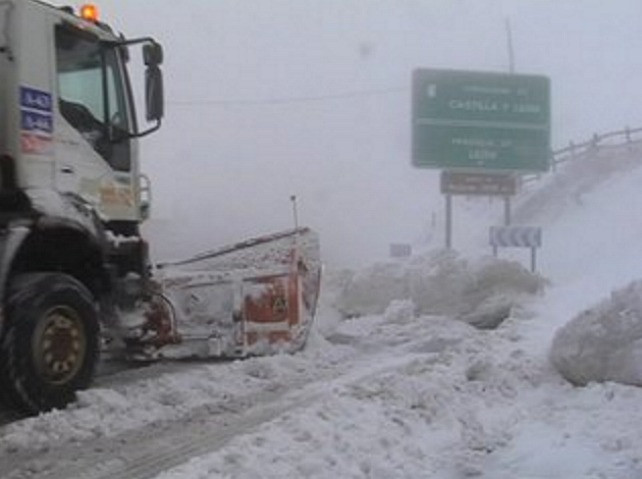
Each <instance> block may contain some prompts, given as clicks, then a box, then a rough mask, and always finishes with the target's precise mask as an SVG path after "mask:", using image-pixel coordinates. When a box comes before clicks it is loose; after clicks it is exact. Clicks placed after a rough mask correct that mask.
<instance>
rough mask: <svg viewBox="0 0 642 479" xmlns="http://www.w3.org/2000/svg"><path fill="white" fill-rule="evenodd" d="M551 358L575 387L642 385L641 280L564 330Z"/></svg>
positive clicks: (584, 314) (553, 345)
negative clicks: (600, 383) (592, 383)
mask: <svg viewBox="0 0 642 479" xmlns="http://www.w3.org/2000/svg"><path fill="white" fill-rule="evenodd" d="M550 356H551V361H552V362H553V364H554V365H555V367H556V368H557V369H558V371H559V372H560V374H562V375H563V376H564V377H565V378H567V379H568V380H569V381H571V382H572V383H574V384H582V385H583V384H587V383H589V382H590V381H617V382H621V383H625V384H636V385H639V386H642V281H634V282H632V283H631V284H629V285H628V286H627V287H625V288H623V289H621V290H618V291H615V292H613V293H612V294H611V297H610V298H609V299H606V300H604V301H602V302H601V303H599V304H598V305H597V306H595V307H593V308H591V309H588V310H586V311H583V312H582V313H580V314H579V315H578V316H576V317H575V318H574V319H573V320H572V321H570V322H569V323H568V324H566V325H565V326H564V327H562V328H561V329H560V330H559V331H558V332H557V333H556V335H555V338H554V340H553V344H552V347H551V353H550Z"/></svg>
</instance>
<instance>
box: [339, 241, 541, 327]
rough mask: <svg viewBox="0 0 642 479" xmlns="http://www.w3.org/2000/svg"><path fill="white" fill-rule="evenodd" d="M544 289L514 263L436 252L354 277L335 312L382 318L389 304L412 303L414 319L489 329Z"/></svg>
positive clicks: (539, 279) (366, 271)
mask: <svg viewBox="0 0 642 479" xmlns="http://www.w3.org/2000/svg"><path fill="white" fill-rule="evenodd" d="M543 286H544V280H543V279H542V278H541V277H539V276H538V275H535V274H531V273H530V272H528V271H527V270H525V269H524V268H523V267H522V266H521V265H519V264H518V263H516V262H512V261H505V260H500V259H496V258H492V257H484V258H481V259H477V260H474V261H473V260H467V259H464V258H462V257H460V255H459V254H458V253H456V252H454V251H448V250H437V251H433V252H431V253H429V254H426V255H422V256H415V257H411V258H409V259H408V260H406V261H398V262H389V263H377V264H375V265H373V266H371V267H369V268H366V269H364V270H362V271H359V272H357V273H355V274H354V275H353V276H352V278H351V279H350V280H349V281H347V284H346V285H345V287H344V289H343V291H342V293H341V294H340V296H339V298H338V299H337V309H338V310H339V311H340V312H341V313H342V314H343V315H344V316H346V317H351V316H359V315H365V314H382V313H383V312H384V311H385V310H386V308H387V307H388V305H389V304H390V303H391V302H392V301H394V300H411V301H412V302H413V303H414V304H415V305H416V308H417V313H419V314H428V315H446V316H454V317H457V318H458V319H461V320H464V321H466V322H468V323H470V324H473V325H475V326H477V327H480V328H494V327H497V325H498V324H499V323H501V322H502V321H503V320H504V319H506V318H507V317H508V316H509V315H510V311H511V309H512V308H513V307H514V306H515V305H516V304H518V303H519V302H520V301H521V300H522V299H523V298H524V297H525V296H528V295H534V294H537V293H538V292H540V291H542V289H543Z"/></svg>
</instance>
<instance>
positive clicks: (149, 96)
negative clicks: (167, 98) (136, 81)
mask: <svg viewBox="0 0 642 479" xmlns="http://www.w3.org/2000/svg"><path fill="white" fill-rule="evenodd" d="M145 106H146V109H147V112H146V113H147V115H146V116H147V121H158V122H160V120H161V119H162V118H163V114H164V113H165V102H164V98H163V73H162V72H161V69H160V68H158V66H157V65H154V64H152V65H148V67H147V70H146V72H145Z"/></svg>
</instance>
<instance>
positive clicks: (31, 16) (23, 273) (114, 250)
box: [0, 0, 320, 414]
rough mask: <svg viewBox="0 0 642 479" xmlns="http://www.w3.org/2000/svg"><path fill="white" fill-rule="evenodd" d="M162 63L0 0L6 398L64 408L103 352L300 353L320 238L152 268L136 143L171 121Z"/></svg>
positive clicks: (1, 368) (86, 27)
mask: <svg viewBox="0 0 642 479" xmlns="http://www.w3.org/2000/svg"><path fill="white" fill-rule="evenodd" d="M134 57H136V58H137V59H138V60H137V61H136V62H135V63H134ZM162 62H163V50H162V48H161V45H160V44H159V43H158V42H156V41H155V40H154V39H152V38H149V37H144V38H134V39H127V38H125V37H124V36H123V35H122V34H116V33H114V31H112V29H111V28H110V27H109V26H108V25H107V24H105V23H103V22H101V21H100V19H99V18H98V17H97V9H96V7H94V6H92V5H87V6H83V7H82V9H81V10H80V11H74V10H73V9H72V8H70V7H57V6H53V5H49V4H46V3H44V2H41V1H37V0H0V299H1V309H0V398H1V399H2V401H3V402H4V403H6V404H8V405H9V406H10V407H12V408H18V409H21V410H23V411H25V412H27V413H31V414H35V413H39V412H42V411H47V410H51V409H53V408H62V407H65V406H66V405H67V404H68V403H69V402H71V401H73V400H74V398H75V394H76V392H77V391H78V390H80V389H83V388H87V387H88V386H89V385H90V383H91V381H92V377H93V376H94V374H95V370H96V366H97V363H98V361H99V358H101V357H102V358H104V357H108V356H116V357H118V356H120V355H122V357H125V358H127V359H134V360H156V359H162V358H184V357H203V358H205V357H232V358H234V357H245V356H248V355H258V354H271V353H276V352H293V351H296V350H297V349H299V348H301V347H302V346H303V344H304V343H305V340H306V337H307V334H308V332H309V330H310V326H311V323H312V318H313V316H314V310H315V307H316V303H317V297H318V292H319V276H320V261H319V243H318V238H317V235H316V234H315V233H314V232H313V231H311V230H310V229H308V228H302V227H298V226H297V225H295V226H294V228H293V229H291V230H288V231H284V232H280V233H275V234H270V235H266V236H262V237H258V238H254V239H251V240H247V241H243V242H240V243H238V244H235V245H231V246H225V247H221V248H218V249H215V250H213V251H209V252H205V253H202V254H198V255H195V256H194V257H192V258H188V259H185V260H182V261H174V262H166V263H163V264H153V263H152V262H151V261H150V260H149V254H148V249H149V248H148V244H147V243H146V241H145V240H144V239H143V237H142V236H141V224H142V223H143V221H145V220H146V219H147V218H148V216H149V212H150V199H151V193H150V184H149V181H148V180H147V179H146V177H145V176H144V175H143V174H142V173H141V172H140V165H139V155H138V140H139V139H140V138H141V137H143V136H145V135H148V134H150V133H152V132H154V131H155V130H157V129H158V128H159V127H160V125H161V120H162V117H163V113H164V103H163V80H162V71H161V65H162ZM130 69H131V70H132V72H136V71H137V72H139V73H140V74H139V77H140V83H141V84H140V85H135V84H134V85H132V84H130V76H131V77H132V78H133V75H130V72H129V70H130ZM136 69H138V70H136ZM134 87H136V88H134ZM139 90H140V91H141V95H140V97H141V99H142V100H141V101H140V105H139V106H141V112H144V114H140V118H139V116H138V115H137V113H136V110H135V107H136V106H137V105H136V101H135V96H136V95H135V94H134V92H135V91H139ZM143 97H144V99H143Z"/></svg>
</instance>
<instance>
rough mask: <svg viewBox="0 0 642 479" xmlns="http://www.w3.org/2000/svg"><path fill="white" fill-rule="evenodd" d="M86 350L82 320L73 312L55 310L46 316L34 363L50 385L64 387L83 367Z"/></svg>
mask: <svg viewBox="0 0 642 479" xmlns="http://www.w3.org/2000/svg"><path fill="white" fill-rule="evenodd" d="M86 348H87V343H86V339H85V334H84V327H83V323H82V321H81V319H80V316H79V315H78V314H77V313H76V312H75V311H74V310H72V309H71V308H68V307H63V306H59V307H55V308H52V309H51V310H49V311H48V312H47V314H45V316H44V317H43V319H42V321H41V322H40V325H39V327H38V330H37V332H36V335H35V336H34V348H33V355H34V362H35V365H36V368H37V370H38V372H39V373H40V374H41V375H42V377H43V378H45V379H46V380H47V381H49V382H50V383H52V384H64V383H66V382H68V381H69V380H71V379H73V378H74V377H75V376H76V374H77V373H78V371H79V370H80V368H81V367H82V364H83V360H84V357H85V351H86Z"/></svg>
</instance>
